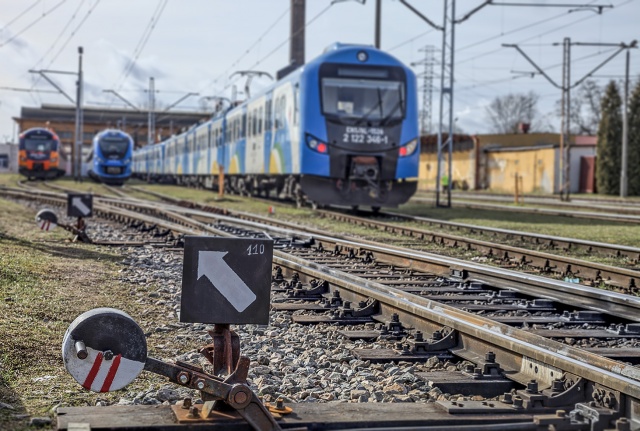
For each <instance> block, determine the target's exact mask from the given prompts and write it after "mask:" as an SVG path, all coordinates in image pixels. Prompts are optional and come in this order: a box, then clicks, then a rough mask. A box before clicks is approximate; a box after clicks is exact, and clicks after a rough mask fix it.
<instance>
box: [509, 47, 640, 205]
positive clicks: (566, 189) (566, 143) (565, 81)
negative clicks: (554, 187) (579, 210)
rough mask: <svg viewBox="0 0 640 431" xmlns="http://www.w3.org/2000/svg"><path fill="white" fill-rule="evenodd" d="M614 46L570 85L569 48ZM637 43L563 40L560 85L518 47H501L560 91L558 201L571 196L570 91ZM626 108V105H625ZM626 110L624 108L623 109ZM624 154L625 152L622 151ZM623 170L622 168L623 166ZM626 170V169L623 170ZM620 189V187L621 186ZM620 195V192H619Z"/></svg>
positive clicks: (567, 199)
mask: <svg viewBox="0 0 640 431" xmlns="http://www.w3.org/2000/svg"><path fill="white" fill-rule="evenodd" d="M554 45H559V43H554ZM572 45H577V46H616V47H618V48H619V49H618V50H617V51H616V52H614V53H613V54H611V55H610V56H609V57H607V58H606V59H605V60H604V61H603V62H601V63H600V64H599V65H597V66H596V67H595V68H593V69H592V70H591V71H590V72H589V73H587V74H586V75H585V76H583V77H582V78H580V79H579V80H577V81H576V82H575V83H573V84H571V73H570V71H571V51H570V50H571V46H572ZM636 45H637V41H635V40H634V41H632V42H631V43H630V44H625V43H588V42H587V43H585V42H571V39H569V38H565V39H564V41H563V43H562V46H563V54H562V85H559V84H557V83H556V82H555V81H554V80H553V79H551V78H550V77H549V75H547V74H546V73H545V72H544V71H543V70H542V69H541V68H540V66H538V65H537V64H536V63H535V62H534V61H533V60H532V59H531V58H530V57H529V56H527V54H525V53H524V51H522V49H520V47H519V46H518V45H514V44H503V45H502V46H504V47H508V48H515V49H516V50H518V52H519V53H520V54H521V55H522V56H523V57H524V58H525V59H526V60H527V61H528V62H529V63H530V64H531V65H532V66H533V67H534V68H535V69H536V70H537V71H538V73H540V74H541V75H542V76H544V77H545V78H546V80H547V81H549V82H550V83H551V84H552V85H553V86H554V87H556V88H558V89H560V90H561V91H562V120H561V121H562V123H561V124H562V125H561V127H562V130H561V135H560V178H559V181H558V183H559V185H560V188H559V192H560V199H561V200H566V201H569V199H570V194H571V177H570V174H571V167H570V164H571V142H570V137H571V110H570V102H571V89H572V88H575V87H577V86H578V85H580V84H582V83H583V82H584V80H585V79H587V78H589V77H590V76H591V75H593V74H594V73H595V72H596V71H598V70H599V69H600V68H601V67H602V66H604V65H605V64H607V63H608V62H609V61H611V60H612V59H613V58H614V57H616V56H617V55H618V54H620V53H621V52H622V51H623V50H625V49H626V50H627V52H628V50H629V49H630V48H636ZM625 106H626V105H625ZM625 109H626V108H625ZM623 146H624V127H623ZM624 151H625V153H626V150H624ZM623 168H624V166H623ZM625 169H626V168H625ZM621 175H625V178H626V172H623V173H622V174H621ZM621 188H622V186H621ZM621 193H622V190H621Z"/></svg>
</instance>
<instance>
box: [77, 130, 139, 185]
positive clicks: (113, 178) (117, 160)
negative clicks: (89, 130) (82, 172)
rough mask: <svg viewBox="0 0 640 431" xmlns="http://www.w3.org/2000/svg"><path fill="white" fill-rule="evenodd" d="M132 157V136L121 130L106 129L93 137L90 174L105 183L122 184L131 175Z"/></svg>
mask: <svg viewBox="0 0 640 431" xmlns="http://www.w3.org/2000/svg"><path fill="white" fill-rule="evenodd" d="M132 158H133V139H132V138H131V136H129V134H127V133H125V132H123V131H121V130H115V129H107V130H104V131H102V132H100V133H98V134H96V136H94V138H93V148H92V150H91V154H90V156H89V160H88V161H89V163H90V168H89V176H90V177H91V178H92V179H93V180H95V181H98V182H102V183H104V184H111V185H122V184H124V182H125V181H126V180H128V179H129V177H131V162H132Z"/></svg>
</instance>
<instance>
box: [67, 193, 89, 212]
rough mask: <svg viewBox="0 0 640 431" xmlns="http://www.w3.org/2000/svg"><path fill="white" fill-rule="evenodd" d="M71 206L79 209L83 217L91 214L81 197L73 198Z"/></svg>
mask: <svg viewBox="0 0 640 431" xmlns="http://www.w3.org/2000/svg"><path fill="white" fill-rule="evenodd" d="M71 206H72V207H76V208H78V209H79V210H80V212H81V213H82V215H85V216H86V215H87V214H89V213H90V212H91V210H90V209H89V207H88V206H86V205H85V204H84V202H82V198H79V197H75V198H71Z"/></svg>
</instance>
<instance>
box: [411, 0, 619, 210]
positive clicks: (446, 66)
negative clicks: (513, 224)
mask: <svg viewBox="0 0 640 431" xmlns="http://www.w3.org/2000/svg"><path fill="white" fill-rule="evenodd" d="M400 3H402V4H403V5H404V6H406V7H407V8H408V9H410V10H411V11H412V12H413V13H415V14H416V15H418V16H419V17H420V18H422V19H423V20H424V21H425V22H426V23H427V24H429V25H430V26H431V27H433V28H435V29H436V30H440V31H442V33H443V34H442V47H443V51H442V65H441V68H442V72H443V76H442V78H441V83H442V84H441V85H442V86H441V89H440V111H441V112H440V124H439V128H438V169H437V173H436V205H437V206H446V207H450V206H451V186H452V181H451V172H452V166H451V162H452V160H451V157H452V154H453V148H452V147H453V88H454V51H455V29H454V27H455V24H460V23H462V22H464V21H466V20H467V19H469V18H470V17H471V16H472V15H473V14H475V13H476V12H478V11H480V10H481V9H483V8H484V7H485V6H544V7H574V8H578V9H580V8H592V9H596V10H597V11H598V13H602V9H603V8H605V7H607V8H610V7H613V6H611V5H602V6H601V5H593V4H586V5H568V4H537V3H495V2H494V1H493V0H485V1H484V2H482V3H481V4H479V5H478V6H477V7H475V8H474V9H472V10H471V11H469V12H468V13H466V14H465V15H464V16H463V17H462V18H460V19H458V20H456V19H455V13H454V12H455V0H444V5H445V7H444V10H445V13H444V20H443V26H442V27H441V26H438V25H436V24H434V23H433V22H432V21H431V20H429V19H428V18H427V17H426V16H424V15H423V14H422V13H420V11H418V10H417V9H416V8H415V7H413V6H412V5H411V4H409V3H408V0H400ZM449 5H451V6H449ZM449 10H451V14H449ZM447 21H449V22H450V25H451V31H450V32H449V34H447V32H446V31H445V27H446V25H447ZM447 36H449V39H450V42H449V46H448V48H449V51H450V52H449V53H448V54H447V50H446V48H447ZM446 71H449V72H450V75H451V76H450V77H449V79H447V80H446V81H448V84H449V85H448V86H445V77H444V72H446ZM445 93H446V95H447V96H448V97H447V98H446V100H447V101H448V102H449V106H448V110H449V113H448V118H449V137H448V139H447V142H446V143H444V144H443V142H442V130H443V128H444V124H443V123H442V121H443V120H444V112H443V110H444V109H445V108H444V101H445V97H444V95H445ZM446 145H449V160H448V165H449V168H448V172H449V179H448V185H447V204H446V205H441V204H440V179H441V167H440V164H441V161H442V150H443V148H444V147H445V146H446Z"/></svg>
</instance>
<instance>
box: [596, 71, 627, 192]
mask: <svg viewBox="0 0 640 431" xmlns="http://www.w3.org/2000/svg"><path fill="white" fill-rule="evenodd" d="M621 108H622V100H621V99H620V93H619V91H618V86H617V85H616V83H615V81H611V82H610V83H609V85H607V88H606V89H605V93H604V96H603V97H602V103H601V113H602V117H601V118H600V125H599V127H598V145H597V151H598V157H597V160H596V184H597V187H598V193H601V194H607V195H614V194H618V193H620V169H621V164H620V153H621V148H622V109H621Z"/></svg>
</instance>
